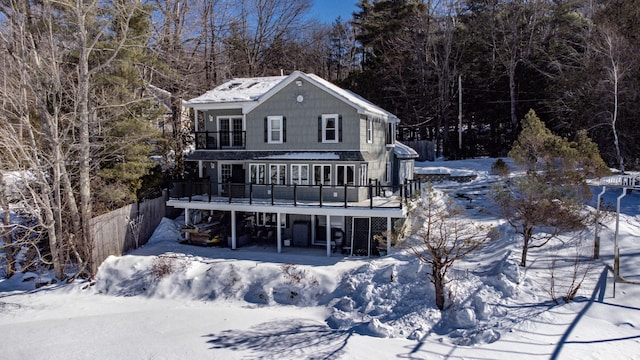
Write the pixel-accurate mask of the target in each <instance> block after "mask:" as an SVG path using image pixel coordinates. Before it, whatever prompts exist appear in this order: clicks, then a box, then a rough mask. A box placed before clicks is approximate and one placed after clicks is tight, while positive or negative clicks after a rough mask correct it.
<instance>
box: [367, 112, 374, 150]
mask: <svg viewBox="0 0 640 360" xmlns="http://www.w3.org/2000/svg"><path fill="white" fill-rule="evenodd" d="M367 143H369V144H371V143H373V119H371V118H368V119H367Z"/></svg>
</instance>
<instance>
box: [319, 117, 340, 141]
mask: <svg viewBox="0 0 640 360" xmlns="http://www.w3.org/2000/svg"><path fill="white" fill-rule="evenodd" d="M339 141H340V116H339V115H338V114H324V115H322V142H323V143H337V142H339Z"/></svg>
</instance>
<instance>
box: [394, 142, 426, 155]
mask: <svg viewBox="0 0 640 360" xmlns="http://www.w3.org/2000/svg"><path fill="white" fill-rule="evenodd" d="M393 153H394V154H396V156H397V157H398V159H416V158H418V157H420V155H418V152H416V151H415V150H413V149H412V148H410V147H409V146H407V145H405V144H403V143H401V142H399V141H396V142H395V144H394V146H393Z"/></svg>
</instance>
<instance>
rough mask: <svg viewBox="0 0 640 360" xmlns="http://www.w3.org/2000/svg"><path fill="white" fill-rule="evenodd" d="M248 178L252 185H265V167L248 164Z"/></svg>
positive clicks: (263, 165) (264, 165)
mask: <svg viewBox="0 0 640 360" xmlns="http://www.w3.org/2000/svg"><path fill="white" fill-rule="evenodd" d="M249 178H250V181H251V183H252V184H266V183H267V165H266V164H249Z"/></svg>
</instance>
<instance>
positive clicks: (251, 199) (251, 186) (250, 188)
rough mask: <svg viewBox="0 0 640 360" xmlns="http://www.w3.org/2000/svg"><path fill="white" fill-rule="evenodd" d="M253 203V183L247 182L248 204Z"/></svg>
mask: <svg viewBox="0 0 640 360" xmlns="http://www.w3.org/2000/svg"><path fill="white" fill-rule="evenodd" d="M252 204H253V183H249V205H252Z"/></svg>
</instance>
